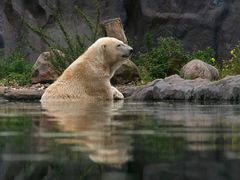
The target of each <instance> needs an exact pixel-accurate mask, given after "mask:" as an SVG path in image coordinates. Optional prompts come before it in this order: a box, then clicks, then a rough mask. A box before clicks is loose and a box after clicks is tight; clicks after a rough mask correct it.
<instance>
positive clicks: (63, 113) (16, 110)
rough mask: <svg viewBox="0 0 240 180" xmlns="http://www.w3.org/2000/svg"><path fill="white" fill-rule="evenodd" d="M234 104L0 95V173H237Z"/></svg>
mask: <svg viewBox="0 0 240 180" xmlns="http://www.w3.org/2000/svg"><path fill="white" fill-rule="evenodd" d="M239 167H240V105H237V104H236V105H231V104H217V105H216V104H208V105H206V104H205V105H201V104H190V103H171V102H161V103H142V102H124V103H123V102H121V101H120V102H117V103H94V104H93V103H76V102H75V103H57V104H50V105H44V107H42V106H41V104H40V103H22V102H21V103H20V102H17V103H16V102H10V103H9V102H2V103H0V179H1V180H2V179H4V180H5V179H6V180H11V179H17V180H22V179H24V180H38V179H41V180H43V179H44V180H48V179H49V180H53V179H67V180H77V179H87V180H88V179H89V180H92V179H93V180H98V179H99V180H101V179H103V180H105V179H106V180H160V179H161V180H162V179H163V180H188V179H189V180H203V179H204V180H208V179H209V180H215V179H216V180H225V179H227V180H239V179H240V171H239Z"/></svg>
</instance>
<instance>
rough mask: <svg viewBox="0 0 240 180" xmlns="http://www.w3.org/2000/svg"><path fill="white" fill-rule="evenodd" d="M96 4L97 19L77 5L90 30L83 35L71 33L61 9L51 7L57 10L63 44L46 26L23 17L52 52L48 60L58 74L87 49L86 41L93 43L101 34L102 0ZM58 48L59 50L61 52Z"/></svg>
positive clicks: (57, 20)
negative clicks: (63, 21)
mask: <svg viewBox="0 0 240 180" xmlns="http://www.w3.org/2000/svg"><path fill="white" fill-rule="evenodd" d="M94 5H95V7H96V14H97V16H96V19H92V18H91V17H89V16H88V15H87V14H85V13H84V12H83V11H82V10H81V8H80V7H79V6H75V12H76V14H77V15H78V16H79V17H80V19H81V20H82V21H83V23H84V24H85V25H86V27H87V28H88V30H89V32H90V34H84V35H83V36H79V34H75V35H70V34H69V33H68V32H67V30H66V27H65V26H64V24H63V23H62V15H61V12H60V10H59V9H56V8H55V9H54V8H51V7H50V8H51V9H52V10H53V11H54V12H55V13H54V19H55V21H56V23H57V25H58V27H59V29H60V31H61V33H62V36H63V39H64V41H65V43H63V44H59V43H58V42H57V41H56V40H55V39H54V38H53V37H52V36H51V35H49V33H48V32H46V31H45V29H44V28H41V27H34V26H33V25H31V24H30V23H28V22H26V21H25V20H24V19H23V23H24V24H25V25H26V27H28V28H29V29H30V30H31V31H32V32H34V33H35V34H36V35H37V36H38V37H39V38H40V39H41V40H42V42H44V43H45V44H46V45H47V46H48V48H49V50H50V51H51V52H52V53H51V56H48V57H47V60H48V61H49V62H50V64H51V65H52V68H53V69H54V70H55V71H56V72H57V73H58V74H61V73H62V72H63V71H64V70H65V69H66V68H67V67H68V65H69V64H71V63H72V62H73V61H74V60H76V59H77V58H78V57H79V56H80V55H81V54H82V53H83V52H84V51H85V49H86V45H85V44H86V42H88V43H92V42H94V41H95V40H96V39H97V38H98V37H99V36H100V35H101V33H102V31H101V28H100V17H101V11H100V0H96V2H95V3H94ZM28 44H29V47H30V48H32V50H34V51H35V50H36V49H35V48H34V47H33V45H32V44H31V43H29V42H28ZM57 50H59V51H60V53H59V51H57ZM63 54H64V55H63Z"/></svg>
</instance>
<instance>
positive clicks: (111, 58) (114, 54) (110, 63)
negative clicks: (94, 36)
mask: <svg viewBox="0 0 240 180" xmlns="http://www.w3.org/2000/svg"><path fill="white" fill-rule="evenodd" d="M132 51H133V49H132V48H131V47H130V46H128V45H126V44H124V43H123V42H122V41H119V40H117V39H115V38H110V37H105V38H100V39H98V40H97V41H96V42H95V43H94V44H93V45H91V46H90V47H89V48H88V49H87V51H86V52H85V53H84V54H83V55H81V56H80V57H79V58H78V59H77V60H75V61H74V62H73V63H72V64H71V65H70V66H69V67H68V68H67V69H66V70H65V71H64V72H63V74H62V75H61V76H60V77H59V78H58V80H56V81H55V82H54V83H53V84H52V85H50V86H49V87H48V88H47V89H46V91H45V93H44V94H43V96H42V99H41V101H49V100H50V101H51V100H78V99H82V98H87V99H88V100H91V99H113V98H116V99H123V95H122V94H121V93H120V92H119V91H118V90H117V89H116V88H114V87H113V86H111V84H110V79H111V77H112V76H113V74H114V72H115V71H116V70H117V69H118V68H119V67H120V66H121V65H122V63H123V62H124V60H125V59H127V58H128V57H129V56H130V55H131V53H132Z"/></svg>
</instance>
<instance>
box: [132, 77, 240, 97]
mask: <svg viewBox="0 0 240 180" xmlns="http://www.w3.org/2000/svg"><path fill="white" fill-rule="evenodd" d="M130 99H132V100H143V101H163V100H184V101H209V100H210V101H211V100H214V101H240V75H238V76H228V77H225V78H224V79H221V80H219V81H213V82H210V81H209V80H206V79H195V80H184V79H182V78H181V77H179V76H178V75H173V76H170V77H167V78H165V79H158V80H155V81H153V82H151V83H149V84H147V85H146V86H144V87H142V88H140V89H137V90H135V91H134V92H132V95H131V97H130Z"/></svg>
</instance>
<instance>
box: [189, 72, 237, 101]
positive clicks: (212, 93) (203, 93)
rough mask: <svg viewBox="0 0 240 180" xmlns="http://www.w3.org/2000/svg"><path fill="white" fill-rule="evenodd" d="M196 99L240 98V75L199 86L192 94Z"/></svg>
mask: <svg viewBox="0 0 240 180" xmlns="http://www.w3.org/2000/svg"><path fill="white" fill-rule="evenodd" d="M192 96H193V97H192V98H193V99H194V100H217V101H219V100H222V101H229V100H230V101H239V100H240V75H238V76H227V77H225V78H224V79H221V80H219V81H215V82H212V83H209V84H207V85H206V86H199V87H197V88H195V89H194V92H193V94H192Z"/></svg>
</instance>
